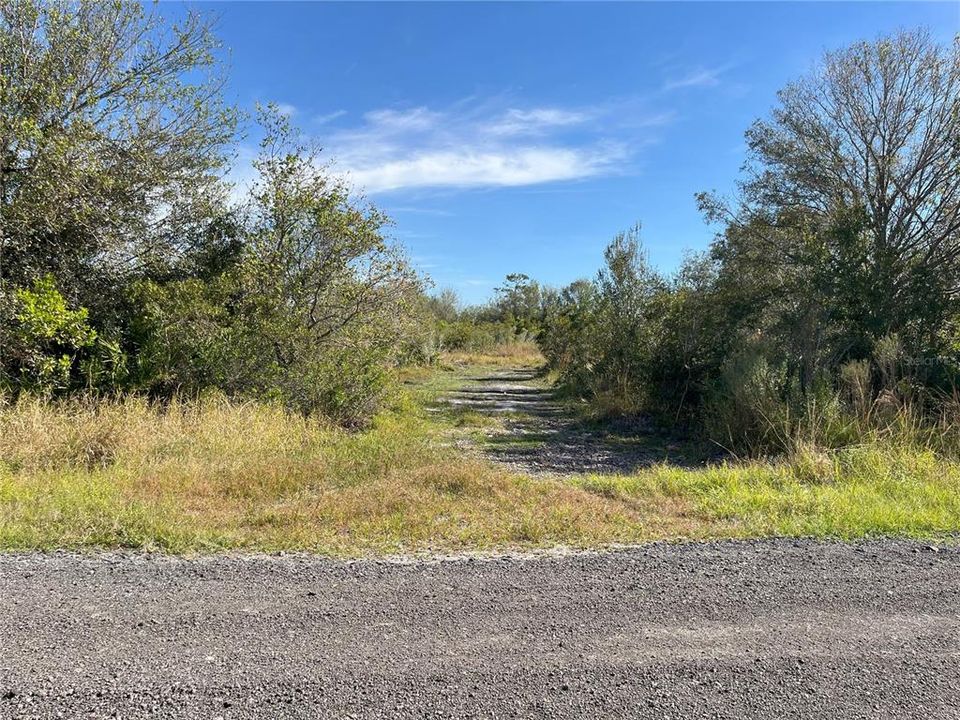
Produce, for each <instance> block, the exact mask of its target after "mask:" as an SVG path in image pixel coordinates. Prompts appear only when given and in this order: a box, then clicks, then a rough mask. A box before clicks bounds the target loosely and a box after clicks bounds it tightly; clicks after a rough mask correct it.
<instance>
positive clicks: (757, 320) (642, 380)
mask: <svg viewBox="0 0 960 720" xmlns="http://www.w3.org/2000/svg"><path fill="white" fill-rule="evenodd" d="M747 141H748V145H749V148H750V162H749V163H748V166H747V172H746V176H745V179H744V180H743V182H742V183H741V185H740V189H741V192H740V197H739V200H738V202H737V203H736V204H732V205H731V204H728V203H725V202H723V201H721V200H719V199H718V198H715V197H712V196H710V195H706V194H704V195H701V196H700V203H701V206H702V208H703V210H704V211H705V213H706V215H707V218H708V219H710V220H712V221H715V222H720V223H722V225H723V231H722V232H721V233H720V235H719V236H718V238H717V240H716V241H715V242H714V244H713V246H712V248H711V249H710V252H709V253H708V254H707V255H705V256H702V257H692V258H688V260H687V261H686V262H685V263H684V265H683V267H682V268H681V269H680V270H679V271H678V273H676V275H675V276H674V277H671V278H664V277H662V276H660V275H659V274H658V273H656V272H653V271H652V270H651V269H650V268H649V267H648V266H647V264H646V263H645V262H644V261H643V254H642V251H641V249H640V245H639V238H638V235H637V233H636V232H633V233H628V234H625V235H621V236H619V237H617V238H616V239H615V240H614V242H613V243H612V244H611V245H610V247H609V248H608V249H607V252H606V267H605V268H604V269H603V271H601V272H600V274H599V275H598V276H597V278H596V279H595V280H593V281H578V282H576V283H574V284H572V285H571V286H569V287H568V288H565V289H564V290H562V291H561V292H560V294H559V296H558V298H557V299H556V300H555V301H554V302H553V305H552V307H551V308H550V309H549V311H548V312H547V313H546V316H545V317H546V322H545V326H544V328H543V331H542V333H541V336H540V342H541V346H542V348H543V352H544V354H545V355H546V356H547V358H548V360H549V362H550V364H551V365H552V367H554V368H555V369H556V370H557V371H558V372H559V374H560V377H561V379H562V380H563V381H565V382H566V383H567V385H568V386H569V387H570V388H571V389H573V390H574V391H575V392H578V393H580V394H582V395H584V396H586V397H589V398H592V399H593V400H594V401H595V403H597V405H598V406H601V407H604V408H611V407H612V408H613V409H616V410H620V411H627V412H637V411H641V410H642V411H647V412H653V413H656V414H658V415H659V416H660V417H661V418H662V419H665V420H668V421H669V422H671V423H677V422H681V421H686V422H688V423H690V424H692V425H693V426H695V427H698V428H700V429H701V430H703V431H704V432H705V434H706V435H707V436H708V437H710V438H711V439H713V440H715V441H716V442H718V443H721V444H723V445H724V446H726V447H729V448H730V449H732V450H734V451H737V452H748V453H762V452H767V451H770V450H777V449H783V448H784V447H787V446H789V445H791V444H795V443H796V442H798V441H799V440H798V439H801V438H805V439H807V440H810V441H812V442H816V443H823V444H827V445H837V444H843V443H846V442H850V441H851V440H852V439H853V438H855V437H857V436H858V434H862V433H863V432H868V431H869V432H872V431H875V430H877V429H878V428H888V427H891V423H896V422H899V423H901V424H903V423H907V424H912V425H915V424H916V423H918V422H921V420H920V419H921V418H926V421H924V422H926V423H927V424H928V426H929V425H930V423H936V422H940V421H941V420H942V418H943V416H944V413H948V414H949V412H950V410H949V408H952V407H953V404H952V401H950V400H949V398H952V396H953V388H954V387H956V383H957V380H958V379H960V342H958V336H957V321H958V319H960V163H958V161H957V158H958V157H960V43H958V44H955V45H954V46H953V47H952V48H949V49H947V48H940V47H938V46H937V45H936V44H934V43H933V42H932V41H931V40H930V39H929V37H928V36H927V35H926V34H925V33H923V32H905V33H901V34H898V35H896V36H893V37H890V38H882V39H880V40H878V41H876V42H875V43H860V44H857V45H855V46H854V47H852V48H849V49H847V50H845V51H843V52H839V53H831V54H829V55H827V57H826V58H825V60H824V63H823V64H822V66H821V67H820V68H818V69H817V71H815V72H814V73H813V74H811V75H810V76H809V77H807V78H805V79H803V80H801V81H799V82H797V83H794V84H792V85H790V86H789V87H788V88H786V89H785V90H784V91H783V92H782V93H781V94H780V103H779V105H778V106H777V107H776V108H775V110H774V112H773V115H772V118H771V119H770V120H769V121H760V122H757V123H756V124H755V125H754V126H753V127H752V128H751V129H750V130H749V131H748V133H747ZM945 399H947V400H946V401H945Z"/></svg>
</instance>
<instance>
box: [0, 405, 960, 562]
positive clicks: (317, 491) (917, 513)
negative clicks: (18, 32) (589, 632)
mask: <svg viewBox="0 0 960 720" xmlns="http://www.w3.org/2000/svg"><path fill="white" fill-rule="evenodd" d="M910 427H912V426H910ZM908 429H909V428H908ZM460 431H461V430H458V429H457V427H456V423H455V422H454V421H452V420H450V419H449V418H445V417H444V416H441V415H436V414H434V415H429V416H428V414H427V413H425V412H423V411H422V409H421V408H420V407H419V406H418V405H417V404H415V403H413V402H411V401H409V400H407V401H406V402H405V403H401V404H398V405H397V406H396V407H395V408H394V409H393V410H392V411H390V412H387V413H384V414H381V415H380V416H378V417H377V418H376V420H375V421H374V423H373V425H372V427H370V428H368V429H366V430H364V431H363V432H348V431H345V430H343V429H342V428H338V427H333V426H329V425H327V424H325V423H323V422H322V421H320V420H317V419H311V418H305V417H303V416H300V415H296V414H291V413H289V412H286V411H284V410H283V409H282V408H280V407H276V406H271V405H266V404H255V403H235V402H230V401H227V400H225V399H223V398H222V397H214V396H211V397H205V398H202V399H200V400H198V401H194V402H172V403H169V404H166V405H162V406H161V405H156V404H153V403H150V402H148V401H147V400H145V399H143V398H135V397H128V398H125V399H122V400H114V401H106V400H101V401H94V400H71V401H62V402H50V401H44V400H39V399H35V398H28V397H23V398H21V399H20V400H18V401H17V402H15V403H8V404H5V405H0V548H5V549H30V548H57V547H66V548H86V547H107V548H115V547H131V548H141V549H151V550H162V551H169V552H188V551H201V552H202V551H217V550H223V549H251V550H266V551H273V550H280V549H291V550H293V549H296V550H309V551H314V552H320V553H326V554H334V555H367V554H379V553H411V552H421V551H443V552H448V551H461V550H484V549H493V548H504V547H515V546H521V547H530V546H553V545H569V546H575V547H598V546H603V545H608V544H611V543H630V542H639V541H645V540H651V539H660V538H677V537H686V538H701V537H729V536H754V535H807V534H812V535H836V536H843V537H853V536H861V535H871V534H890V533H893V534H900V535H914V536H931V535H940V534H943V533H951V532H956V531H958V530H960V461H957V460H956V459H952V457H951V456H949V455H947V454H944V453H942V452H940V451H939V450H938V448H937V447H936V446H935V445H934V444H932V443H929V444H927V445H924V443H925V442H928V441H929V440H930V437H929V435H928V434H927V430H926V428H924V429H922V430H918V431H917V434H916V435H915V436H911V435H910V434H909V432H908V431H907V430H902V431H896V432H899V433H900V434H899V435H897V436H896V438H895V439H896V441H894V438H893V436H888V435H884V434H882V433H879V432H878V434H877V435H875V436H874V437H873V439H870V440H868V441H866V442H863V443H860V444H856V445H851V446H848V447H845V448H841V449H825V448H823V447H822V446H819V445H816V444H812V443H807V444H801V443H797V444H796V446H795V448H794V450H793V452H791V453H790V454H789V455H787V456H783V457H781V458H779V459H776V460H768V461H750V462H729V463H726V464H720V465H716V466H713V467H707V468H700V469H682V468H677V467H671V466H666V465H663V466H657V467H653V468H648V469H645V470H641V471H638V472H637V473H635V474H633V475H628V476H587V477H580V478H573V479H570V478H564V479H559V478H544V477H537V478H533V477H526V476H523V475H521V474H518V473H515V472H511V471H509V470H506V469H504V468H501V467H498V466H494V465H492V464H491V463H490V462H488V461H486V460H484V459H482V458H481V457H479V456H477V455H475V454H472V453H471V452H469V451H465V450H462V449H460V448H458V447H456V446H455V445H454V444H453V443H452V438H451V434H453V436H454V437H456V433H457V432H460ZM885 432H890V433H893V432H894V430H893V429H892V426H891V429H889V430H887V431H885Z"/></svg>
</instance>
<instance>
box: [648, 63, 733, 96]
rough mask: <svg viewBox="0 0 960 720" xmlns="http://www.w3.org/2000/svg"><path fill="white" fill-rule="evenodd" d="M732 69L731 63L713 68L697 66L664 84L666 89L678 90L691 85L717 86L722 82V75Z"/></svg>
mask: <svg viewBox="0 0 960 720" xmlns="http://www.w3.org/2000/svg"><path fill="white" fill-rule="evenodd" d="M729 69H730V65H719V66H717V67H712V68H702V67H701V68H697V69H696V70H693V71H691V72H688V73H686V74H685V75H681V76H679V77H676V78H673V79H672V80H667V82H665V83H664V84H663V89H664V90H678V89H680V88H690V87H716V86H717V85H719V84H720V76H721V75H723V73H725V72H726V71H727V70H729Z"/></svg>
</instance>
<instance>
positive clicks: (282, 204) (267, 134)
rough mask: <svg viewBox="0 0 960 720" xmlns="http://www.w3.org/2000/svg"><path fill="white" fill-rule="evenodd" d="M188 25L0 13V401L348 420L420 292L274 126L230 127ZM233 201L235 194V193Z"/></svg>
mask: <svg viewBox="0 0 960 720" xmlns="http://www.w3.org/2000/svg"><path fill="white" fill-rule="evenodd" d="M217 50H218V46H217V41H216V39H215V38H214V37H213V36H212V34H211V33H210V28H209V25H208V24H207V21H206V20H204V19H203V18H202V17H201V16H199V15H197V14H194V13H190V14H188V16H187V17H186V19H185V20H184V21H183V22H182V23H180V24H176V25H172V26H168V25H166V24H165V23H164V22H163V20H162V18H161V16H160V14H159V13H158V12H157V11H156V10H155V9H153V10H149V9H147V8H146V7H145V6H143V5H141V4H134V3H127V2H119V1H118V2H111V3H79V4H77V3H71V2H65V1H64V2H49V3H48V2H36V1H35V0H10V2H5V3H3V4H2V14H0V58H2V68H3V70H2V80H0V349H2V356H0V386H2V388H3V389H4V390H5V391H6V392H8V393H12V394H14V395H15V394H16V393H18V392H20V391H22V390H29V391H31V392H34V393H44V394H61V395H62V394H66V393H69V392H75V391H84V392H88V393H89V392H99V393H107V394H113V393H126V392H143V393H146V394H148V395H149V396H151V397H162V398H172V397H174V396H175V395H181V396H195V395H197V394H198V393H200V392H202V391H204V390H208V389H217V390H220V391H222V392H225V393H228V394H229V395H231V396H233V397H248V398H259V399H265V400H281V401H282V402H284V403H285V404H286V405H287V406H288V407H291V408H294V409H297V410H299V411H301V412H305V413H319V414H322V415H324V416H325V417H327V418H332V419H335V420H337V421H339V422H343V423H345V424H361V423H365V422H368V421H369V420H370V418H371V417H373V415H374V413H375V412H376V409H377V408H378V407H379V403H380V400H381V398H382V397H383V392H384V389H385V380H386V378H387V376H388V372H387V371H388V369H389V368H390V367H391V366H393V365H395V364H396V363H397V362H399V361H400V360H401V359H402V357H403V353H404V350H405V348H406V346H407V345H408V343H409V341H410V338H411V337H412V336H413V335H414V331H413V329H412V328H413V327H414V326H415V324H416V323H415V320H414V318H413V313H412V312H411V310H412V309H413V308H414V306H415V304H416V303H417V301H418V298H419V297H420V294H421V292H422V290H421V281H420V279H419V278H418V277H417V276H416V275H415V273H414V272H413V271H412V270H411V269H410V267H409V266H408V264H407V263H406V261H405V259H404V257H403V255H402V254H401V252H400V251H399V250H398V249H397V248H396V247H394V246H392V245H391V244H390V243H389V242H388V240H387V237H386V235H385V232H384V229H385V226H386V225H387V223H388V219H387V218H386V217H385V216H384V215H383V214H382V213H381V212H379V211H378V210H377V209H376V208H373V207H370V206H367V205H365V204H363V203H362V202H361V201H358V200H356V199H355V198H354V197H353V196H352V195H351V192H350V190H349V188H347V187H346V186H345V185H343V184H342V182H340V181H338V180H337V179H336V178H335V177H334V176H332V175H331V174H330V173H329V172H327V171H326V170H325V169H324V168H323V166H322V165H321V164H320V163H319V159H318V157H317V153H316V150H315V149H314V148H312V147H311V146H309V145H308V144H305V143H303V142H302V141H301V140H300V138H299V136H298V135H297V133H296V131H295V129H294V128H292V127H290V125H289V124H288V122H287V121H286V120H285V118H283V117H282V116H281V115H280V114H279V113H277V112H275V111H273V110H272V109H269V108H266V109H263V110H262V111H261V113H260V118H259V119H260V127H259V128H258V130H257V131H258V132H259V133H260V134H261V135H262V136H263V139H262V141H261V146H260V147H261V152H260V155H259V157H258V158H257V160H256V161H255V162H254V171H255V173H256V176H255V178H254V180H253V181H252V183H251V184H250V186H249V187H248V188H246V189H245V190H244V191H243V192H242V193H239V195H240V199H239V201H236V197H237V193H235V196H234V200H233V201H231V198H230V187H229V186H228V185H227V183H226V182H225V181H224V179H223V178H224V171H225V170H226V168H227V167H228V164H227V161H228V155H229V153H230V152H231V151H232V143H233V142H234V141H235V140H236V136H235V129H236V126H237V119H238V115H237V113H236V111H235V110H234V109H232V108H229V107H227V106H226V105H225V104H224V102H223V100H222V94H221V92H220V89H221V83H222V67H221V66H220V64H219V62H218V60H217ZM237 190H240V189H237Z"/></svg>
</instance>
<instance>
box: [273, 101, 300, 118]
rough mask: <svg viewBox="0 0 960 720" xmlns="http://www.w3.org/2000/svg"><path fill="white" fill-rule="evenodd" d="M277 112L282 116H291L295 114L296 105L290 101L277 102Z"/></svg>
mask: <svg viewBox="0 0 960 720" xmlns="http://www.w3.org/2000/svg"><path fill="white" fill-rule="evenodd" d="M277 112H278V113H280V114H281V115H283V116H284V117H293V116H294V115H296V114H297V107H296V105H291V104H290V103H277Z"/></svg>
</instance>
